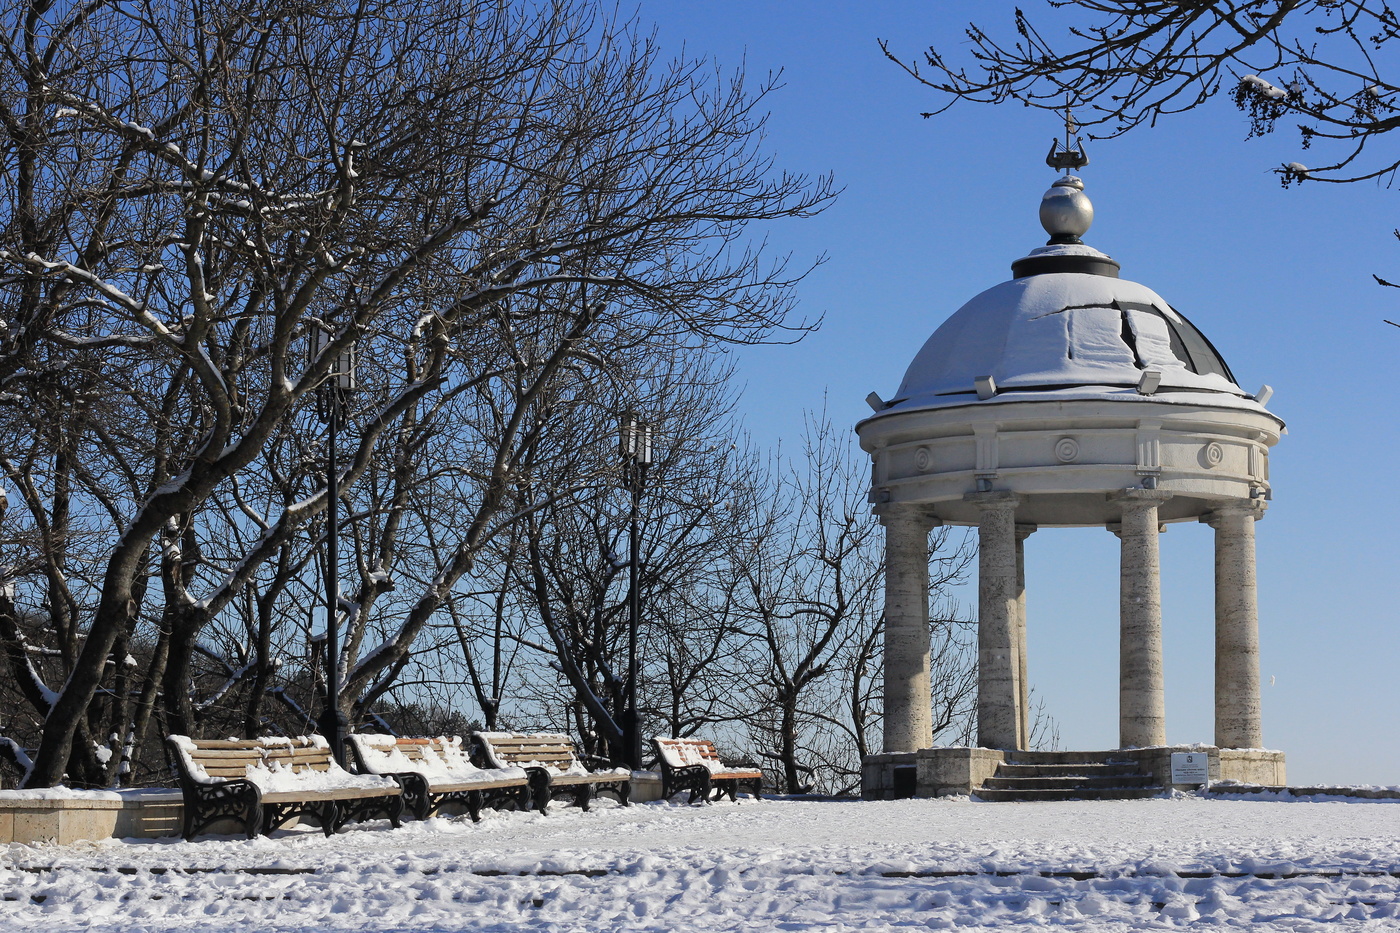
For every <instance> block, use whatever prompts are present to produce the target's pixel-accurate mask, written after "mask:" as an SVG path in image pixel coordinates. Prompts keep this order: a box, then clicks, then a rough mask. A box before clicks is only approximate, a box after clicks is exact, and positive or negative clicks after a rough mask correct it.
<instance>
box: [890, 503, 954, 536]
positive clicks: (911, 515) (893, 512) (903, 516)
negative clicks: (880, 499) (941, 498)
mask: <svg viewBox="0 0 1400 933" xmlns="http://www.w3.org/2000/svg"><path fill="white" fill-rule="evenodd" d="M874 512H875V515H876V517H877V518H878V519H879V520H880V524H881V525H884V526H885V527H886V528H888V527H889V526H890V525H892V524H898V523H901V522H915V523H917V524H920V525H923V526H924V530H925V531H932V530H933V529H935V528H937V527H939V526H940V525H942V524H943V519H941V518H939V517H938V516H937V515H936V514H934V511H933V506H930V505H912V504H910V503H906V502H900V503H893V502H887V503H885V504H883V505H877V506H875V509H874Z"/></svg>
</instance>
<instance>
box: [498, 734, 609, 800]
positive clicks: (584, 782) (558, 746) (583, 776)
mask: <svg viewBox="0 0 1400 933" xmlns="http://www.w3.org/2000/svg"><path fill="white" fill-rule="evenodd" d="M472 741H473V742H475V743H476V746H477V748H479V749H480V750H481V755H482V758H483V759H484V762H485V763H486V764H487V765H488V766H490V767H492V768H507V767H518V768H524V769H525V771H526V772H527V773H528V774H529V775H530V803H531V805H532V806H533V807H534V808H535V809H536V810H538V811H539V812H540V813H544V812H546V808H547V807H548V806H549V801H550V799H551V797H552V796H553V793H554V790H555V788H566V789H567V790H568V792H569V793H570V794H572V795H573V798H574V802H575V803H577V804H578V805H579V806H580V807H582V808H583V809H585V810H587V809H588V807H589V803H590V801H591V800H592V799H593V797H594V795H595V794H599V793H606V794H612V795H613V796H614V797H616V798H617V800H618V802H619V803H621V804H622V805H623V806H624V807H625V806H630V805H631V804H630V799H629V797H630V793H631V787H632V785H631V780H632V772H631V771H630V770H628V769H627V768H609V769H607V770H605V771H590V770H589V769H588V768H587V767H585V766H584V764H583V762H581V761H579V759H578V755H577V753H575V751H574V742H573V739H571V738H569V737H568V736H567V735H562V734H559V733H556V732H533V733H531V732H474V733H472Z"/></svg>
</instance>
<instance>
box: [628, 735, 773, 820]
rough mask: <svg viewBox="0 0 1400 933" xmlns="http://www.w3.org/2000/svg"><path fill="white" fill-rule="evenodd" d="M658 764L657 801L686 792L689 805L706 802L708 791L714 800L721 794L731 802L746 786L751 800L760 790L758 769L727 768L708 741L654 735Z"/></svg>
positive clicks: (760, 780) (760, 779)
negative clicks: (688, 797)
mask: <svg viewBox="0 0 1400 933" xmlns="http://www.w3.org/2000/svg"><path fill="white" fill-rule="evenodd" d="M651 744H652V745H653V746H654V747H655V748H656V758H657V761H659V762H660V763H661V799H663V800H668V799H670V797H671V795H672V794H678V793H680V792H681V791H683V790H688V791H690V800H689V801H688V802H689V803H694V802H695V801H697V800H709V799H710V792H711V790H713V791H715V798H714V799H716V800H722V799H723V798H724V795H725V794H728V795H729V799H730V800H732V801H734V802H735V803H738V802H739V798H738V792H739V791H740V790H741V789H743V788H745V787H747V788H748V789H749V790H750V792H751V793H752V794H753V795H754V797H757V796H758V793H759V791H760V790H761V789H762V788H763V772H762V771H761V770H759V769H758V768H730V767H727V766H726V765H725V764H724V762H723V761H722V760H720V757H719V752H718V751H716V750H715V743H714V742H711V741H710V740H709V739H674V738H662V737H661V736H657V737H656V738H654V739H652V740H651Z"/></svg>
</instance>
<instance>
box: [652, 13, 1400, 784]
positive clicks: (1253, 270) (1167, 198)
mask: <svg viewBox="0 0 1400 933" xmlns="http://www.w3.org/2000/svg"><path fill="white" fill-rule="evenodd" d="M1022 5H1023V6H1026V8H1027V9H1028V11H1029V10H1031V9H1034V8H1036V7H1038V6H1040V4H1038V3H1034V2H1031V3H1023V4H1022ZM1011 9H1012V4H1009V3H1001V2H964V0H925V2H914V0H903V2H886V3H879V2H867V3H858V2H819V3H796V2H791V0H788V2H781V0H743V2H739V0H641V4H640V7H639V10H640V12H639V16H640V18H641V19H642V20H643V21H645V22H655V23H656V25H657V30H658V38H659V40H660V42H661V43H662V46H663V48H664V49H665V50H667V51H668V52H675V53H679V52H680V51H681V50H682V46H684V50H685V51H686V52H688V53H690V54H704V55H707V56H709V57H711V58H712V59H714V60H715V61H716V62H717V63H719V64H720V65H723V66H729V67H737V66H740V65H742V66H744V67H745V68H746V69H747V71H748V73H749V75H750V77H751V78H753V79H760V78H762V77H763V76H764V75H765V74H767V73H768V72H769V71H770V70H778V69H782V70H783V72H784V81H785V84H786V87H785V88H784V89H783V90H780V91H778V92H777V93H775V94H774V95H773V96H772V98H771V99H770V107H771V111H772V118H771V124H770V128H771V133H770V138H769V142H768V147H769V150H770V151H771V152H773V153H774V154H775V155H776V157H777V159H778V162H779V164H780V165H781V166H782V167H784V168H788V169H793V170H800V171H807V172H811V173H822V172H827V171H831V172H834V173H835V175H836V178H837V181H838V183H839V184H841V185H843V186H844V187H845V192H844V194H843V195H842V196H841V198H840V200H839V201H838V203H837V204H836V205H835V206H834V207H833V208H832V209H830V210H829V211H827V212H826V213H825V214H824V215H823V216H821V217H819V218H817V219H814V220H808V221H802V222H793V223H788V224H784V225H781V226H779V227H776V228H773V229H771V230H770V231H769V233H770V239H771V241H772V244H773V245H774V246H775V247H777V248H779V249H782V250H791V251H793V252H794V253H795V255H796V256H797V257H798V258H809V257H812V256H814V255H816V254H819V253H824V254H826V256H827V258H828V261H827V263H826V264H825V265H824V266H822V267H821V268H820V269H818V270H817V271H816V272H814V273H813V274H812V275H811V276H810V277H809V278H808V279H807V280H806V281H805V282H804V283H803V284H802V286H801V290H800V295H801V307H802V310H803V311H804V312H805V313H807V314H809V315H812V316H817V315H825V318H826V320H825V324H824V325H823V327H822V329H821V331H820V332H819V333H817V334H815V335H813V336H811V337H810V338H808V339H807V340H805V341H803V342H802V343H801V344H799V345H797V346H791V347H771V348H762V349H758V350H751V351H745V352H744V353H743V354H742V356H741V374H742V376H743V378H744V379H745V380H746V382H747V389H746V391H745V395H744V402H743V404H744V408H745V410H746V418H747V423H748V425H749V427H750V429H751V430H752V431H753V433H754V436H755V439H756V440H757V441H758V442H760V443H763V444H772V443H775V442H776V441H778V440H779V439H785V440H786V441H787V442H788V444H789V445H790V444H791V443H792V441H794V440H795V439H796V437H797V436H798V433H799V426H800V423H801V418H802V412H803V411H804V409H812V408H819V407H820V406H821V404H822V399H823V394H824V393H825V395H826V398H827V404H828V409H829V411H830V413H831V415H832V417H833V418H834V419H835V420H836V422H837V423H838V424H843V425H854V424H855V422H856V421H857V420H859V419H860V418H862V417H864V416H865V415H866V414H868V412H869V409H868V408H866V406H865V403H864V402H863V401H862V400H863V399H864V397H865V396H866V394H867V393H868V392H870V391H871V390H872V389H873V390H875V391H878V392H880V393H881V394H882V395H884V396H885V397H889V396H890V395H891V394H892V393H893V392H894V390H895V388H896V387H897V386H898V384H899V381H900V377H901V376H902V375H903V372H904V369H905V367H906V366H907V365H908V363H909V360H910V359H911V358H912V357H913V355H914V353H915V351H916V350H917V349H918V348H919V347H920V346H921V345H922V344H923V342H924V341H925V340H926V339H927V338H928V336H929V334H931V333H932V332H933V330H934V329H935V328H936V327H937V326H938V325H939V324H940V323H941V322H942V321H943V320H944V319H945V318H946V317H947V316H948V315H950V314H951V313H952V312H954V311H955V310H957V308H958V307H959V306H960V305H961V304H962V303H963V302H964V301H966V300H967V299H969V298H971V297H972V296H973V295H975V294H977V293H978V292H980V291H982V290H983V289H985V288H988V287H990V286H992V285H994V284H996V283H997V282H1000V281H1002V280H1004V279H1006V278H1009V275H1010V271H1009V264H1010V262H1011V261H1012V260H1013V259H1016V258H1017V257H1019V256H1022V255H1024V254H1025V253H1026V252H1028V251H1029V250H1030V249H1032V248H1033V247H1036V246H1039V245H1041V244H1042V243H1043V241H1044V234H1043V232H1042V231H1041V229H1040V226H1039V224H1038V222H1037V220H1036V209H1037V207H1038V204H1039V200H1040V195H1041V193H1042V192H1043V191H1044V190H1045V188H1047V187H1048V186H1049V184H1050V182H1051V181H1052V180H1053V179H1054V177H1055V173H1054V172H1052V170H1050V169H1049V168H1046V166H1045V165H1044V162H1043V159H1044V155H1045V151H1046V150H1047V149H1048V148H1049V143H1050V139H1051V137H1052V136H1054V135H1055V134H1056V133H1057V131H1058V130H1059V126H1058V124H1057V122H1056V120H1055V119H1054V118H1053V117H1052V116H1051V115H1048V114H1044V113H1041V112H1038V111H1032V110H1027V109H1025V108H1022V107H1020V106H1016V105H1011V106H1002V107H986V106H976V105H959V106H957V107H954V108H953V110H952V111H950V112H948V113H946V114H944V115H942V116H941V117H937V118H935V119H933V120H927V121H925V120H922V119H920V117H919V115H918V114H919V112H920V111H922V110H929V109H933V108H932V107H931V106H930V104H931V98H930V97H929V96H928V92H926V91H925V90H924V89H922V88H921V87H920V86H919V85H917V84H915V83H914V82H913V81H912V80H911V79H909V78H908V77H906V76H905V75H904V74H903V73H902V72H900V71H899V70H898V69H897V68H896V67H895V66H894V65H892V64H890V63H889V62H887V61H886V60H885V59H884V58H883V57H882V55H881V53H880V50H879V48H878V47H877V45H876V39H877V37H878V38H887V39H890V40H892V42H893V43H894V45H895V47H896V48H898V49H901V50H903V51H905V52H908V53H917V52H918V51H919V50H920V49H922V48H923V47H925V46H926V45H928V44H929V43H930V42H932V41H934V40H937V42H938V43H939V44H941V45H946V44H949V43H953V42H957V41H960V37H961V35H962V26H963V25H964V24H965V23H966V22H967V21H968V20H970V19H975V20H976V21H977V22H978V23H979V24H980V25H996V26H997V27H998V28H999V29H1000V30H1002V31H1003V33H1004V31H1005V28H1006V26H1007V24H1008V23H1009V21H1010V15H1011ZM1246 130H1247V124H1246V121H1245V119H1244V117H1243V116H1242V115H1241V114H1239V113H1238V112H1237V111H1236V110H1235V109H1234V107H1233V105H1232V104H1231V103H1230V102H1229V100H1228V99H1226V98H1225V97H1223V96H1222V97H1221V98H1219V99H1217V100H1215V101H1214V102H1212V103H1211V104H1210V105H1208V106H1207V107H1206V108H1204V109H1202V110H1199V111H1197V112H1194V113H1190V114H1186V115H1183V116H1180V117H1177V118H1176V119H1174V120H1170V121H1167V122H1166V123H1164V124H1162V125H1161V126H1159V127H1158V128H1156V129H1145V130H1139V131H1136V132H1134V133H1132V134H1130V135H1129V136H1128V137H1126V138H1124V139H1120V140H1113V141H1104V142H1098V143H1092V142H1091V143H1089V144H1088V146H1089V154H1090V157H1091V159H1092V164H1091V165H1089V166H1088V167H1087V168H1085V169H1084V170H1082V171H1081V172H1080V174H1081V176H1082V177H1083V178H1084V180H1085V183H1086V185H1087V193H1088V194H1089V195H1090V196H1091V197H1092V198H1093V202H1094V205H1095V208H1096V211H1097V220H1096V222H1095V224H1094V228H1093V229H1092V230H1091V231H1090V232H1089V234H1088V235H1087V236H1086V237H1085V240H1086V242H1088V243H1090V244H1091V245H1093V246H1095V247H1098V248H1099V249H1101V250H1103V251H1104V252H1106V253H1108V254H1109V255H1111V256H1113V257H1114V258H1115V259H1117V260H1118V261H1119V262H1121V263H1122V266H1123V276H1124V277H1125V278H1129V279H1132V280H1134V281H1138V282H1142V283H1143V284H1145V285H1147V286H1148V287H1150V288H1152V289H1154V290H1155V291H1157V292H1158V293H1159V294H1161V295H1162V296H1163V297H1164V298H1166V299H1167V300H1168V301H1169V302H1171V303H1172V304H1173V305H1174V306H1176V307H1178V308H1180V309H1181V310H1182V311H1183V312H1184V313H1185V314H1187V315H1188V316H1189V317H1190V318H1191V319H1192V321H1193V322H1195V323H1196V324H1197V325H1198V326H1199V327H1200V328H1201V329H1202V330H1203V331H1204V332H1205V333H1206V334H1207V335H1208V336H1209V337H1210V338H1211V340H1212V341H1213V342H1214V343H1215V345H1216V346H1217V347H1218V348H1219V349H1220V351H1221V353H1222V354H1223V355H1224V356H1225V358H1226V360H1227V361H1228V362H1229V364H1230V366H1231V367H1232V369H1233V370H1234V372H1235V374H1236V376H1237V377H1238V378H1239V380H1240V381H1241V383H1242V385H1243V387H1244V388H1245V389H1246V390H1248V391H1253V390H1254V389H1255V388H1257V387H1258V385H1260V384H1262V383H1269V384H1271V385H1272V386H1273V387H1274V389H1275V395H1274V397H1273V399H1272V400H1271V402H1270V405H1269V407H1270V408H1271V409H1272V410H1273V411H1274V412H1276V413H1277V414H1279V415H1280V416H1281V417H1282V418H1284V419H1285V420H1286V421H1287V422H1288V429H1289V433H1288V435H1287V436H1286V437H1284V438H1283V440H1282V442H1281V443H1280V444H1279V446H1278V447H1276V448H1274V450H1273V453H1272V458H1271V459H1272V464H1271V467H1272V480H1273V485H1274V496H1275V497H1274V501H1273V503H1272V506H1271V508H1270V510H1269V513H1268V515H1267V517H1266V518H1265V519H1264V520H1263V521H1262V522H1261V523H1260V524H1259V526H1258V548H1259V550H1258V559H1259V586H1260V619H1261V637H1262V642H1263V658H1262V673H1263V679H1264V688H1263V689H1264V697H1263V699H1264V717H1265V718H1264V735H1265V744H1266V745H1268V746H1269V747H1272V748H1280V749H1283V750H1284V751H1286V752H1287V753H1288V765H1289V778H1290V782H1291V783H1295V784H1296V783H1305V782H1342V783H1371V784H1400V743H1397V742H1396V741H1395V739H1396V736H1397V733H1400V730H1398V729H1397V725H1400V676H1397V672H1396V670H1395V668H1396V664H1397V661H1398V660H1400V657H1397V652H1396V645H1397V623H1400V613H1397V609H1396V601H1395V597H1396V579H1397V577H1398V576H1400V561H1397V557H1400V553H1397V552H1398V551H1400V548H1397V545H1396V540H1397V539H1396V532H1397V530H1398V529H1400V508H1397V483H1396V480H1395V478H1394V477H1393V475H1392V474H1391V471H1390V470H1389V467H1390V466H1392V465H1394V464H1395V463H1396V462H1397V461H1400V442H1397V429H1396V428H1397V410H1396V402H1395V398H1394V396H1395V391H1394V389H1395V386H1394V381H1395V379H1396V377H1397V376H1400V367H1397V365H1396V362H1395V360H1396V357H1397V354H1400V330H1398V329H1396V328H1393V327H1390V326H1389V325H1387V324H1384V323H1382V319H1383V318H1391V319H1392V320H1400V291H1396V290H1394V289H1383V288H1381V287H1379V286H1377V285H1376V284H1375V283H1374V282H1373V280H1372V279H1371V274H1372V273H1378V274H1380V275H1382V276H1383V277H1386V278H1390V279H1392V280H1393V279H1396V278H1400V242H1397V240H1396V239H1395V238H1394V236H1393V235H1392V230H1394V229H1395V228H1396V227H1397V226H1400V191H1395V190H1388V189H1385V188H1382V187H1378V186H1376V185H1374V184H1361V185H1351V186H1338V185H1318V184H1312V185H1309V184H1304V185H1302V186H1301V187H1300V188H1294V189H1290V190H1287V191H1285V190H1283V189H1282V188H1281V187H1280V185H1279V183H1278V180H1277V177H1276V176H1275V175H1273V174H1272V173H1270V171H1269V169H1270V168H1271V167H1272V166H1274V165H1277V164H1279V163H1281V162H1287V161H1292V160H1298V161H1303V162H1306V161H1307V155H1306V154H1305V153H1302V152H1301V151H1300V150H1299V147H1298V140H1297V136H1296V134H1289V133H1286V132H1281V133H1278V134H1276V135H1274V136H1271V137H1265V138H1263V139H1255V140H1249V141H1246V140H1245V134H1246ZM853 442H854V435H853ZM1162 562H1163V580H1162V586H1163V604H1164V629H1165V643H1166V653H1167V716H1168V740H1169V741H1171V742H1174V743H1175V742H1209V741H1211V738H1212V732H1213V726H1212V722H1213V720H1212V716H1213V713H1212V678H1213V656H1214V648H1213V641H1212V639H1213V634H1212V632H1213V602H1212V600H1213V595H1212V587H1213V582H1212V540H1211V532H1210V530H1209V529H1208V528H1205V527H1203V526H1196V525H1184V524H1179V525H1171V526H1169V528H1168V531H1167V533H1166V534H1165V535H1164V536H1163V538H1162ZM1026 563H1027V588H1028V601H1029V607H1028V617H1029V619H1028V632H1029V633H1028V641H1029V656H1030V673H1031V680H1032V683H1033V686H1034V688H1035V690H1036V693H1037V695H1038V696H1039V697H1041V698H1043V699H1044V701H1045V703H1046V706H1047V709H1048V711H1049V712H1051V713H1052V714H1053V715H1054V716H1055V717H1056V718H1057V719H1058V720H1059V723H1060V730H1061V739H1062V742H1061V744H1062V745H1063V746H1064V747H1067V748H1086V749H1087V748H1106V747H1111V746H1112V745H1114V744H1116V741H1117V686H1118V679H1117V611H1118V610H1117V606H1118V603H1117V600H1118V594H1117V583H1118V573H1117V539H1115V538H1114V537H1113V536H1112V535H1111V534H1109V533H1108V532H1106V531H1103V530H1097V529H1049V530H1046V531H1042V532H1040V533H1038V534H1036V535H1035V536H1034V537H1032V538H1030V539H1029V540H1028V542H1027V553H1026ZM965 596H966V598H968V599H969V600H971V599H974V598H975V589H969V590H967V591H966V594H965Z"/></svg>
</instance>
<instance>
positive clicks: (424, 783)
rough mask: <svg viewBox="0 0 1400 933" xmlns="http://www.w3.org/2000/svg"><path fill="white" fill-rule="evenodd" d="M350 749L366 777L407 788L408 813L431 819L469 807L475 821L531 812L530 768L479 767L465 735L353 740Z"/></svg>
mask: <svg viewBox="0 0 1400 933" xmlns="http://www.w3.org/2000/svg"><path fill="white" fill-rule="evenodd" d="M349 739H350V749H351V751H352V752H353V753H354V756H355V763H356V766H357V769H358V770H359V772H360V773H361V774H379V775H383V776H385V777H391V778H393V779H394V780H396V781H398V782H399V785H400V786H401V787H402V788H403V798H404V808H405V809H406V810H408V812H409V813H412V814H413V816H414V817H415V818H416V819H420V820H426V819H427V818H428V817H429V816H431V815H432V814H433V813H434V812H436V811H437V810H438V808H439V807H441V806H443V805H444V804H452V803H457V804H464V805H465V806H466V808H467V812H468V813H470V814H471V818H472V821H473V822H476V821H478V820H480V819H481V809H482V807H483V806H488V805H489V806H498V807H499V806H505V805H512V806H515V807H518V808H519V809H521V810H527V809H529V807H530V784H529V775H527V774H526V773H525V769H524V768H499V769H485V768H478V767H477V766H476V765H474V764H472V762H471V758H470V757H469V755H468V754H467V751H466V750H465V749H463V748H462V739H461V737H460V736H439V737H438V738H431V739H409V738H399V737H396V736H392V735H351V736H349Z"/></svg>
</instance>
